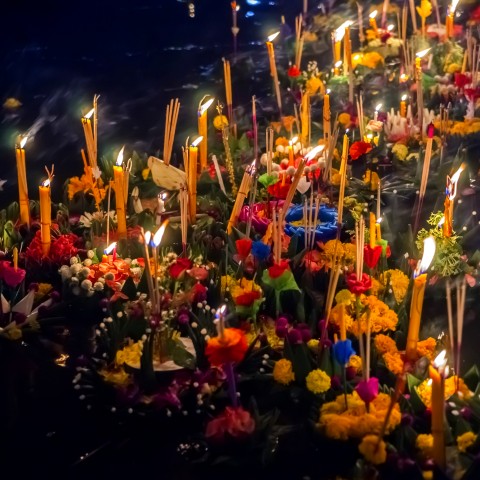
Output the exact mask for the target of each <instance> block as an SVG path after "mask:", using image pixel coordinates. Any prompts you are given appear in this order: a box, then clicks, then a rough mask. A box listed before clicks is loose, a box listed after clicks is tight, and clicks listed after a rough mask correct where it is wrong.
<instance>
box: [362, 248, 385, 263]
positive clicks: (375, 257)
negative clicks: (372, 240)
mask: <svg viewBox="0 0 480 480" xmlns="http://www.w3.org/2000/svg"><path fill="white" fill-rule="evenodd" d="M382 250H383V249H382V246H381V245H375V246H374V247H373V248H372V247H371V246H370V245H365V247H364V260H365V263H366V264H367V265H368V268H375V267H376V266H377V263H378V261H379V260H380V257H381V256H382Z"/></svg>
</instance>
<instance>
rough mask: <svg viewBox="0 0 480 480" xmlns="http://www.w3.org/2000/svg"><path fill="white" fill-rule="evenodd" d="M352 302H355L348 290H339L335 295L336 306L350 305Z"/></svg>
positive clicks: (353, 296)
mask: <svg viewBox="0 0 480 480" xmlns="http://www.w3.org/2000/svg"><path fill="white" fill-rule="evenodd" d="M353 301H355V295H353V293H351V292H350V290H347V289H346V288H344V289H343V290H340V291H339V292H338V293H337V294H336V295H335V302H336V303H337V304H338V303H343V304H344V305H351V304H352V302H353Z"/></svg>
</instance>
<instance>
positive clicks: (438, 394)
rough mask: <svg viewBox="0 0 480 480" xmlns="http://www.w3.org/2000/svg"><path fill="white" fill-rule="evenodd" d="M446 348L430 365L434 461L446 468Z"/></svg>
mask: <svg viewBox="0 0 480 480" xmlns="http://www.w3.org/2000/svg"><path fill="white" fill-rule="evenodd" d="M445 354H446V350H443V351H442V352H440V353H439V355H438V356H437V358H435V360H434V362H433V365H430V368H429V374H430V380H431V384H432V436H433V461H434V462H435V463H436V465H437V466H438V467H439V468H441V469H445V465H446V455H445V429H444V419H445V379H444V373H445V366H446V363H447V362H446V359H445Z"/></svg>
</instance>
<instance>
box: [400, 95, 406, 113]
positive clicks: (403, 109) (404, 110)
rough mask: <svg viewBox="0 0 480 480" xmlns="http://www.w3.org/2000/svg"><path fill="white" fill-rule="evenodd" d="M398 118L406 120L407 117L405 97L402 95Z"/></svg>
mask: <svg viewBox="0 0 480 480" xmlns="http://www.w3.org/2000/svg"><path fill="white" fill-rule="evenodd" d="M400 116H401V117H402V118H406V116H407V95H403V96H402V100H401V101H400Z"/></svg>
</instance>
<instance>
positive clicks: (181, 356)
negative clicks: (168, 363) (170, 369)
mask: <svg viewBox="0 0 480 480" xmlns="http://www.w3.org/2000/svg"><path fill="white" fill-rule="evenodd" d="M172 360H173V361H174V362H175V364H176V365H178V366H179V367H183V368H188V369H190V370H193V369H194V368H195V357H194V356H193V355H192V354H191V353H190V352H188V351H187V350H186V349H185V347H184V346H183V343H182V342H180V341H176V342H174V346H173V350H172Z"/></svg>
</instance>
